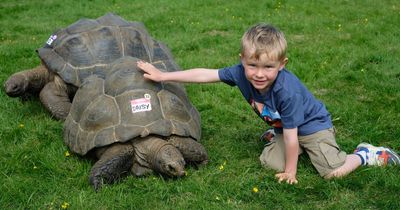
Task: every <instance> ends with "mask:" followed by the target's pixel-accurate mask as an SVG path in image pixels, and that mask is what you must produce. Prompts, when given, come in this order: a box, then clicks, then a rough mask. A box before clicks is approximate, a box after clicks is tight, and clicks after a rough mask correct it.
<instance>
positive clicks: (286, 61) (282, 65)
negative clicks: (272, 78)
mask: <svg viewBox="0 0 400 210" xmlns="http://www.w3.org/2000/svg"><path fill="white" fill-rule="evenodd" d="M288 62H289V58H284V59H283V60H282V61H281V66H280V68H279V70H282V69H283V68H285V65H286V64H287V63H288Z"/></svg>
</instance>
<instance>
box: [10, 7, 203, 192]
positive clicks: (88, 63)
mask: <svg viewBox="0 0 400 210" xmlns="http://www.w3.org/2000/svg"><path fill="white" fill-rule="evenodd" d="M38 53H39V57H40V58H41V60H42V63H43V64H42V65H41V66H39V67H37V68H35V69H33V70H27V71H23V72H19V73H16V74H14V75H12V76H11V77H10V78H9V79H8V80H7V82H6V83H5V89H6V92H7V94H9V95H10V96H21V95H24V94H26V93H28V92H40V99H41V101H42V103H43V104H44V105H45V107H46V108H47V109H48V110H49V111H50V112H51V114H52V115H53V116H55V117H56V118H57V119H65V122H64V142H65V144H66V145H67V146H68V147H69V148H70V149H71V151H73V152H75V153H77V154H80V155H88V154H94V155H95V156H96V157H97V162H96V163H95V164H94V166H93V167H92V169H91V172H90V177H89V180H90V183H91V184H92V185H93V187H94V188H95V189H96V190H98V189H99V188H100V187H101V185H102V184H103V182H106V183H112V182H114V181H115V180H117V179H119V178H120V177H121V176H124V175H126V174H128V173H129V172H130V171H131V172H132V173H133V174H135V175H137V176H141V175H145V174H148V173H149V172H152V171H156V172H160V173H161V174H165V175H168V176H172V177H180V176H183V175H184V167H185V163H186V162H189V163H194V164H205V163H207V161H208V155H207V152H206V150H205V148H204V147H203V146H202V145H201V144H200V143H198V141H199V140H200V135H201V132H200V131H201V129H200V116H199V113H198V111H197V110H196V109H195V107H194V106H193V105H192V104H191V103H190V101H189V99H188V97H187V94H186V92H185V89H184V87H183V86H182V85H180V84H177V83H155V82H152V81H148V80H145V79H144V77H143V73H142V71H140V70H138V67H137V65H136V62H137V61H138V60H144V61H147V62H150V63H152V64H154V65H155V66H157V67H158V68H160V69H163V70H164V71H178V70H179V67H178V66H177V65H176V63H175V62H174V60H173V58H172V55H171V53H170V51H169V50H168V49H167V47H165V45H163V44H162V43H160V42H158V41H156V40H154V39H152V38H151V37H150V35H149V34H148V33H147V31H146V29H145V27H144V25H143V24H142V23H139V22H128V21H126V20H124V19H122V18H121V17H119V16H117V15H114V14H107V15H105V16H102V17H100V18H98V19H96V20H92V19H81V20H79V21H78V22H76V23H74V24H72V25H70V26H69V27H67V28H65V29H62V30H58V31H56V32H55V33H54V34H53V35H51V37H50V38H49V40H48V41H47V43H46V45H45V46H44V47H42V48H40V49H39V50H38ZM72 98H73V101H72V103H71V99H72Z"/></svg>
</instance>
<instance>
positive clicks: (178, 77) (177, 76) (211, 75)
mask: <svg viewBox="0 0 400 210" xmlns="http://www.w3.org/2000/svg"><path fill="white" fill-rule="evenodd" d="M137 65H138V67H139V68H140V69H142V70H143V71H144V72H145V73H144V75H143V76H144V77H145V78H146V79H150V80H153V81H156V82H161V81H173V82H193V83H206V82H219V81H220V79H219V76H218V71H217V70H216V69H204V68H196V69H188V70H185V71H175V72H162V71H160V70H159V69H157V68H156V67H154V66H153V65H152V64H150V63H147V62H144V61H138V62H137Z"/></svg>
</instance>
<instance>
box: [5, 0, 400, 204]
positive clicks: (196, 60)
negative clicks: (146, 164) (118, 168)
mask: <svg viewBox="0 0 400 210" xmlns="http://www.w3.org/2000/svg"><path fill="white" fill-rule="evenodd" d="M107 12H115V13H117V14H119V15H121V16H122V17H124V18H125V19H127V20H131V21H134V20H136V21H142V22H144V24H145V25H146V27H147V28H148V31H149V32H150V34H152V36H153V37H154V38H156V39H158V40H161V41H163V42H165V43H166V44H167V45H168V46H169V47H170V48H171V50H172V52H173V54H174V56H175V58H176V61H177V63H178V64H179V65H180V66H181V67H182V68H183V69H186V68H191V67H210V68H221V67H225V66H229V65H233V64H235V63H237V62H238V53H239V40H240V37H241V36H242V34H243V32H244V31H245V30H246V29H247V28H248V27H250V26H251V25H253V24H255V23H257V22H269V23H272V24H274V25H276V26H277V27H279V28H280V29H281V30H282V31H284V32H285V34H286V37H287V40H288V43H289V64H288V66H287V67H288V69H290V70H291V71H292V72H294V73H295V74H296V75H297V76H298V77H299V78H300V79H301V80H302V81H303V82H304V83H305V84H306V85H307V86H308V87H309V89H310V90H311V91H312V92H313V93H314V94H315V95H316V96H317V97H318V98H319V99H320V100H321V101H323V102H324V103H325V104H326V106H327V107H328V109H329V111H330V112H331V113H332V117H333V119H335V120H334V124H335V126H336V128H337V130H338V136H337V141H338V143H339V145H341V147H342V149H343V150H345V151H347V152H352V150H353V149H354V148H355V146H356V145H357V144H358V143H359V142H361V141H367V142H370V143H373V144H377V145H385V146H389V147H391V148H393V149H395V150H397V151H400V129H399V127H400V121H399V119H400V103H399V98H400V70H399V65H400V51H399V49H400V43H399V38H398V37H399V36H400V27H399V25H398V23H399V22H400V3H399V2H398V1H396V0H383V1H372V0H366V1H347V0H340V1H339V0H337V1H336V0H335V1H305V2H303V1H294V0H286V1H285V0H283V1H269V2H261V3H256V2H255V1H236V0H232V1H222V0H213V1H212V0H205V1H194V0H187V1H178V0H170V1H164V0H163V1H155V0H147V1H122V0H113V1H106V0H89V1H77V0H71V1H58V0H41V1H39V0H9V1H1V3H0V28H1V31H0V82H1V83H4V81H5V80H6V79H7V78H8V77H9V76H10V75H11V74H12V73H14V72H18V71H20V70H23V69H28V68H33V67H35V66H37V65H38V64H39V59H38V57H37V55H36V53H35V49H37V48H39V47H40V46H41V45H43V44H44V42H45V41H46V40H47V38H48V37H49V35H50V34H51V33H52V32H53V31H54V30H55V29H57V28H62V27H66V26H68V25H69V24H71V23H73V22H75V21H77V20H78V19H79V18H82V17H87V18H97V17H98V16H101V15H103V14H105V13H107ZM186 87H187V91H188V94H189V96H190V98H191V100H192V102H193V104H194V105H195V106H196V107H197V108H198V110H199V111H200V113H201V116H202V131H203V133H202V134H203V135H202V143H203V144H204V145H205V147H206V148H207V150H208V152H209V155H210V159H211V161H210V163H209V164H208V165H207V166H205V167H202V168H200V169H199V170H195V169H194V168H189V169H188V176H187V177H185V178H182V179H176V180H173V179H165V178H163V177H161V176H159V175H156V174H155V175H151V176H148V177H144V178H135V177H132V176H130V177H128V178H126V179H123V180H121V181H120V182H119V183H116V184H114V185H108V186H106V187H104V188H103V189H102V190H101V191H100V192H99V193H95V192H94V191H93V190H92V189H91V187H90V186H89V184H88V172H89V170H90V168H91V165H92V163H91V162H90V161H88V160H86V159H84V158H81V157H78V156H77V155H74V154H71V155H70V156H66V155H65V153H66V152H67V151H68V149H67V147H66V146H64V145H63V142H62V122H59V121H55V120H53V119H52V118H51V117H50V116H49V114H48V113H47V112H46V111H45V109H44V108H43V107H42V106H41V104H40V102H39V101H38V100H37V99H33V100H29V101H25V102H24V101H21V100H19V99H14V98H9V97H7V96H6V95H5V93H4V90H1V91H0V98H1V100H0V109H1V110H2V112H1V113H0V141H1V147H0V180H1V181H0V209H65V208H68V209H399V208H400V201H399V200H398V195H399V193H398V192H399V190H400V178H399V176H398V174H399V172H400V168H399V167H385V168H364V167H363V168H359V169H358V170H357V171H356V172H354V173H352V174H350V175H349V176H347V177H346V178H343V179H336V180H331V181H326V180H323V179H322V178H320V177H319V176H318V174H317V172H316V171H315V169H313V167H312V165H311V163H310V162H309V160H308V158H307V157H303V156H302V157H301V158H300V160H299V166H298V180H299V184H297V185H295V186H290V185H286V184H278V183H277V182H276V180H275V179H274V172H273V171H271V170H267V169H263V168H262V167H261V165H260V163H259V160H258V156H259V154H260V153H261V151H262V149H263V143H262V142H259V141H258V140H257V139H258V136H259V135H260V134H261V133H262V132H263V131H264V130H265V129H266V128H267V127H266V126H265V124H263V123H262V122H261V120H259V119H258V118H257V116H256V115H255V114H254V113H252V111H251V109H250V107H249V106H248V105H247V104H246V102H245V101H244V100H243V99H242V96H241V95H240V93H239V91H238V90H237V89H235V88H231V87H229V86H227V85H223V84H207V85H197V84H191V85H187V86H186ZM222 166H223V167H222ZM221 169H222V170H221ZM253 188H257V189H258V192H254V191H253Z"/></svg>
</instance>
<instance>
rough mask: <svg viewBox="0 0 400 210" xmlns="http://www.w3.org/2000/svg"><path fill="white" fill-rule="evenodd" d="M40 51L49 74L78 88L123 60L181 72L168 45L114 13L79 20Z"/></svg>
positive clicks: (53, 35)
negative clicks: (127, 57)
mask: <svg viewBox="0 0 400 210" xmlns="http://www.w3.org/2000/svg"><path fill="white" fill-rule="evenodd" d="M37 51H38V54H39V57H40V58H41V60H42V61H43V63H44V64H45V65H46V66H47V68H48V69H49V70H50V71H52V72H54V73H56V74H58V75H59V76H60V77H61V78H62V79H63V80H64V81H65V82H66V83H68V84H72V85H74V86H76V87H79V85H80V84H82V82H83V81H84V80H85V78H87V77H89V76H90V75H97V76H99V77H100V78H105V75H106V73H107V72H106V68H108V65H109V64H110V63H112V62H114V61H115V60H117V59H119V58H122V57H124V56H131V57H135V58H138V59H141V60H144V61H148V62H151V63H154V62H157V61H163V63H164V64H165V66H166V67H167V68H166V69H168V70H169V69H171V70H176V69H178V67H177V65H176V63H175V62H174V61H173V59H172V57H171V56H170V55H171V53H170V52H169V51H168V49H167V48H166V47H165V45H164V44H162V43H160V42H157V41H155V40H154V39H152V38H151V37H150V35H149V34H148V32H147V31H146V29H145V27H144V25H143V23H141V22H129V21H126V20H124V19H122V18H121V17H119V16H117V15H114V14H111V13H109V14H106V15H104V16H102V17H99V18H97V19H95V20H93V19H85V18H84V19H80V20H79V21H77V22H75V23H74V24H72V25H70V26H69V27H67V28H65V29H61V30H58V31H56V32H55V33H53V34H52V35H51V36H50V38H49V40H48V41H47V43H46V44H45V46H43V47H42V48H40V49H38V50H37Z"/></svg>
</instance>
